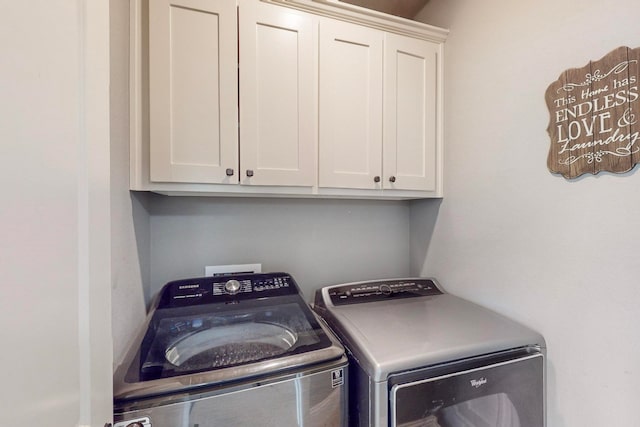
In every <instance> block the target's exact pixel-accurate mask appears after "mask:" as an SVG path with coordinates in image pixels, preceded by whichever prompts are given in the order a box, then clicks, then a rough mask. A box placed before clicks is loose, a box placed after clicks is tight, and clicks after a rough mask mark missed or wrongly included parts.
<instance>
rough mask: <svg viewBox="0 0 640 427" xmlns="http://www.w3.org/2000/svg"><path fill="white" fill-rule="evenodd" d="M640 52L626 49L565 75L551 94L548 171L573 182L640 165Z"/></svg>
mask: <svg viewBox="0 0 640 427" xmlns="http://www.w3.org/2000/svg"><path fill="white" fill-rule="evenodd" d="M638 85H640V48H636V49H631V48H628V47H626V46H621V47H619V48H617V49H614V50H612V51H611V52H609V53H608V54H606V55H605V56H603V57H602V58H601V59H599V60H597V61H589V63H588V64H586V65H585V66H583V67H581V68H571V69H568V70H565V71H564V72H562V73H561V74H560V77H559V78H558V79H557V80H556V81H554V82H553V83H551V85H549V87H548V88H547V90H546V93H545V100H546V103H547V107H548V109H549V126H548V127H547V132H548V134H549V137H550V139H551V142H550V147H549V154H548V157H547V167H548V169H549V171H550V172H552V173H554V174H560V175H562V176H564V177H565V178H567V179H573V178H577V177H579V176H581V175H584V174H588V173H591V174H593V175H595V174H597V173H599V172H601V171H609V172H614V173H624V172H628V171H630V170H631V169H633V167H634V166H635V165H636V164H637V163H639V162H640V142H639V139H640V121H639V117H640V116H638V112H639V111H640V91H639V90H638Z"/></svg>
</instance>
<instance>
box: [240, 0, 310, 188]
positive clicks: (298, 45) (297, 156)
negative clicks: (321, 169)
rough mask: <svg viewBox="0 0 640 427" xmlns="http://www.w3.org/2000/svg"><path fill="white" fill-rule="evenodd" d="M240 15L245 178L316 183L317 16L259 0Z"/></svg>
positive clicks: (271, 182) (263, 182)
mask: <svg viewBox="0 0 640 427" xmlns="http://www.w3.org/2000/svg"><path fill="white" fill-rule="evenodd" d="M239 13H240V162H241V172H242V176H241V182H242V183H244V184H253V185H256V184H258V185H301V186H312V185H313V184H314V183H315V164H316V154H315V152H316V150H315V147H316V136H315V135H316V119H315V117H316V116H317V114H316V107H315V105H316V98H315V91H314V87H315V81H316V74H315V72H314V63H315V60H314V58H315V56H316V49H315V47H314V46H315V43H314V38H315V36H314V25H313V19H312V17H311V16H309V15H306V14H304V13H301V12H296V11H292V10H288V9H286V8H283V7H280V6H274V5H269V4H265V3H261V2H258V1H256V2H247V3H242V4H241V6H240V12H239ZM247 170H251V171H253V177H248V176H247V174H246V171H247Z"/></svg>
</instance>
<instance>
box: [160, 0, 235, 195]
mask: <svg viewBox="0 0 640 427" xmlns="http://www.w3.org/2000/svg"><path fill="white" fill-rule="evenodd" d="M149 14H150V15H149V31H150V33H149V34H150V35H149V49H150V50H149V62H150V70H151V71H150V75H149V85H150V88H149V89H150V90H149V92H150V106H151V107H150V117H149V120H150V133H149V135H150V159H151V161H150V175H151V176H150V178H151V181H161V182H199V183H223V182H237V174H236V175H235V177H234V178H235V180H234V179H231V180H230V179H229V177H227V176H226V174H225V171H226V169H227V168H232V169H234V170H235V169H237V165H238V149H237V144H238V132H237V122H238V118H237V65H236V64H237V48H236V46H237V31H236V14H237V13H236V7H235V4H234V3H233V2H228V1H222V0H220V1H216V0H209V1H202V0H162V1H161V0H153V1H151V2H150V4H149Z"/></svg>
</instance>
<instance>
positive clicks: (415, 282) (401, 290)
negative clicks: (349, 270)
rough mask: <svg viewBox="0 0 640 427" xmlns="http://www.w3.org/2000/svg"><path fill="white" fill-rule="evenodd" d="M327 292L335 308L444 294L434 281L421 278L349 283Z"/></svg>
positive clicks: (329, 289)
mask: <svg viewBox="0 0 640 427" xmlns="http://www.w3.org/2000/svg"><path fill="white" fill-rule="evenodd" d="M327 292H328V296H329V298H330V299H331V303H332V304H333V305H334V306H336V305H346V304H359V303H365V302H374V301H383V300H387V299H390V298H394V299H395V298H412V297H422V296H430V295H440V294H442V291H441V290H440V289H438V287H437V286H436V284H435V282H434V281H433V280H432V279H419V278H418V279H391V280H376V281H372V282H358V283H348V284H346V285H338V286H333V287H329V288H328V289H327Z"/></svg>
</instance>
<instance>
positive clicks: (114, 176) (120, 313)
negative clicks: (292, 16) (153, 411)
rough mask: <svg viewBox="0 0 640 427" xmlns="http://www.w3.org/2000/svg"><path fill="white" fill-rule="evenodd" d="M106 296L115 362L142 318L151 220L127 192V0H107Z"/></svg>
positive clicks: (141, 197)
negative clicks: (108, 151) (108, 221)
mask: <svg viewBox="0 0 640 427" xmlns="http://www.w3.org/2000/svg"><path fill="white" fill-rule="evenodd" d="M109 12H110V27H111V28H110V50H111V69H110V71H111V87H110V91H111V99H110V103H111V105H110V120H111V298H112V305H111V307H112V321H111V324H112V331H113V350H114V363H115V364H116V365H117V364H118V363H119V362H120V361H121V359H122V357H124V352H125V351H126V349H127V347H128V346H129V344H130V342H131V340H132V339H133V336H134V334H135V332H136V331H137V329H138V328H139V327H140V326H141V324H142V322H143V321H144V318H145V316H146V307H145V300H144V292H143V283H148V282H149V239H150V219H149V213H148V211H147V208H146V196H147V195H146V194H132V193H130V192H129V58H128V55H129V1H128V0H111V1H110V2H109Z"/></svg>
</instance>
